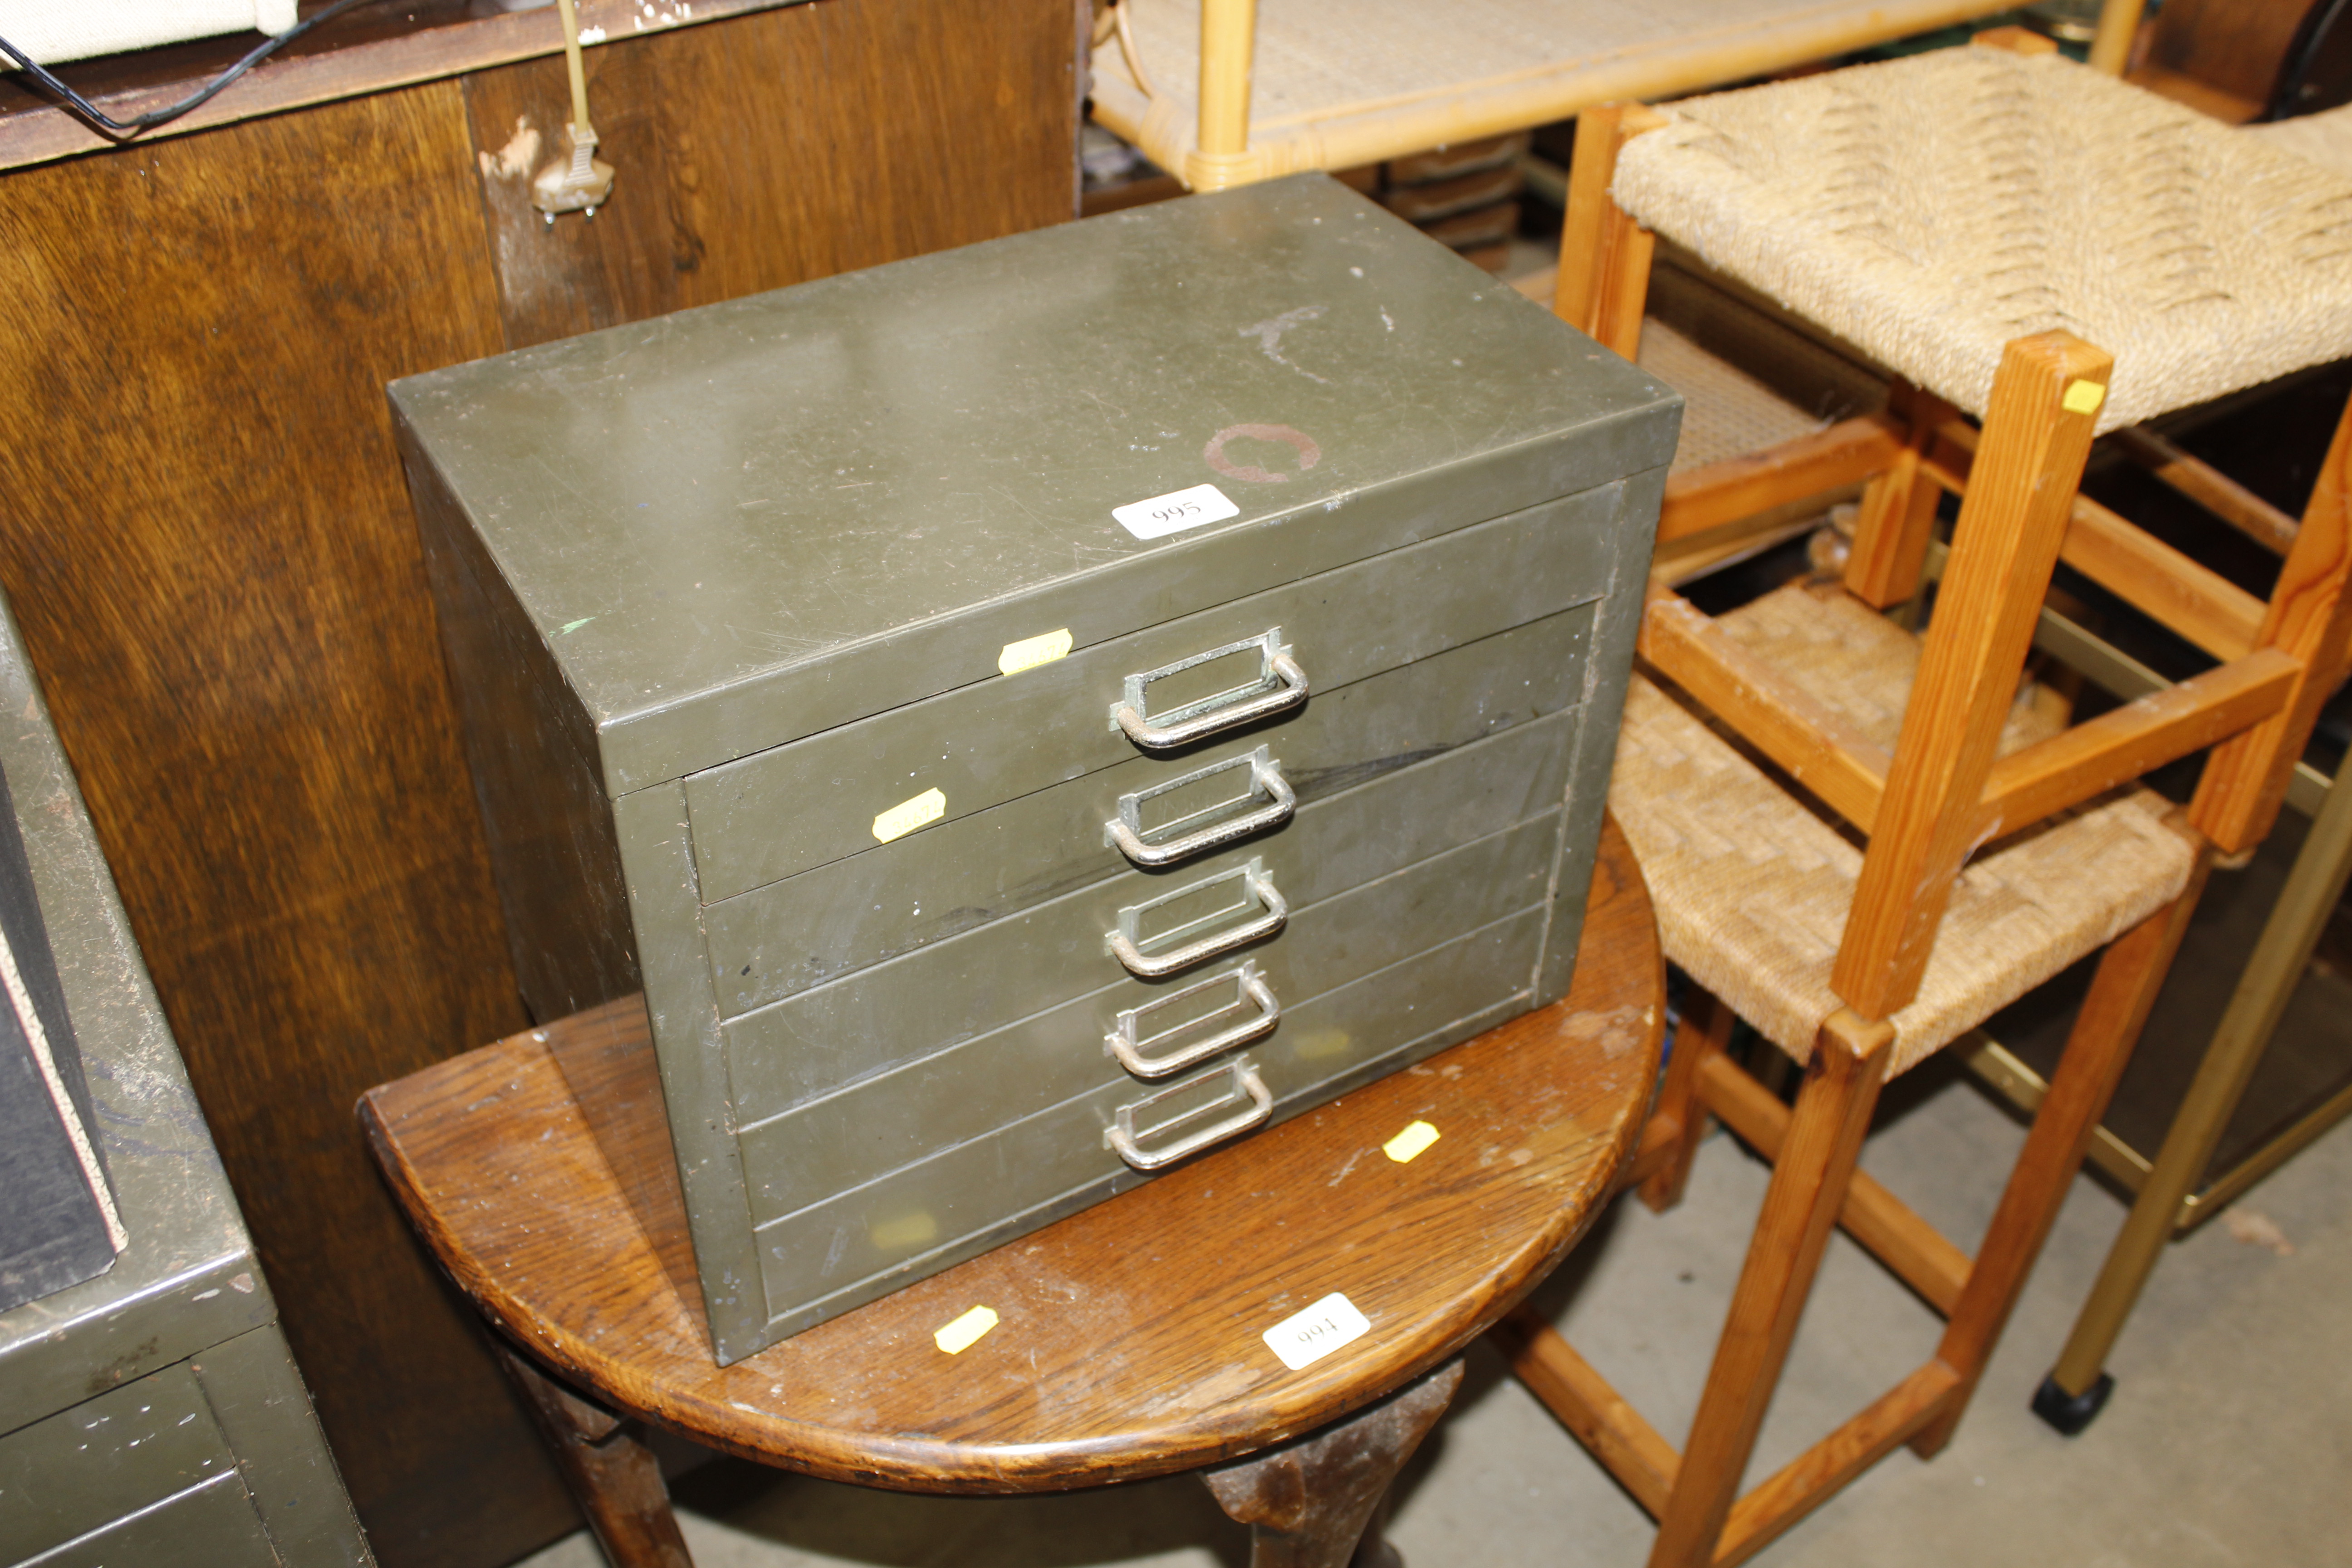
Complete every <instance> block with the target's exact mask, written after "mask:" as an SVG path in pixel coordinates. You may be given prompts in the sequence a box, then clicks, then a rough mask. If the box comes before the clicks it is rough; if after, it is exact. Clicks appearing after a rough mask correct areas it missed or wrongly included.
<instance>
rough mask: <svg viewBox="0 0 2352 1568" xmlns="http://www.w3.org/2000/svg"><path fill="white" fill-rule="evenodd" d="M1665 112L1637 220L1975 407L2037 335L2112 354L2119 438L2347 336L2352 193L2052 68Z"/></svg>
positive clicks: (2263, 148)
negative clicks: (2008, 360)
mask: <svg viewBox="0 0 2352 1568" xmlns="http://www.w3.org/2000/svg"><path fill="white" fill-rule="evenodd" d="M1664 114H1665V121H1666V122H1665V124H1664V126H1663V127H1662V128H1660V129H1659V130H1657V131H1655V132H1652V133H1650V134H1647V135H1643V136H1640V137H1636V138H1634V139H1633V141H1632V142H1629V143H1628V144H1627V146H1626V148H1625V150H1624V152H1623V153H1622V155H1621V157H1620V158H1619V160H1618V163H1617V171H1616V180H1615V183H1614V185H1613V187H1612V189H1613V193H1614V195H1615V196H1616V199H1617V204H1618V205H1620V206H1621V207H1622V208H1623V209H1624V210H1625V211H1626V212H1627V213H1629V214H1630V215H1632V216H1633V217H1634V218H1635V219H1636V220H1637V221H1639V222H1640V223H1641V224H1642V225H1643V226H1644V227H1646V228H1649V229H1651V230H1653V231H1654V232H1656V233H1659V234H1664V235H1666V236H1669V237H1672V238H1674V239H1675V240H1676V241H1678V242H1679V243H1681V244H1683V245H1685V246H1686V247H1689V248H1691V249H1692V250H1694V251H1696V252H1697V253H1698V254H1699V255H1700V256H1701V257H1702V258H1705V259H1706V262H1707V263H1708V264H1709V265H1710V266H1713V267H1715V268H1719V269H1721V270H1722V271H1725V272H1727V273H1729V274H1731V275H1732V276H1734V277H1736V278H1738V279H1741V280H1742V281H1744V282H1746V283H1748V284H1749V285H1751V286H1753V287H1755V288H1757V289H1760V290H1762V291H1763V292H1765V293H1767V294H1769V295H1770V296H1772V297H1773V298H1774V299H1776V300H1780V302H1781V303H1782V304H1784V305H1787V306H1788V307H1789V308H1790V309H1791V310H1795V311H1797V312H1798V313H1799V314H1800V315H1801V316H1803V317H1804V318H1805V319H1806V320H1808V321H1812V322H1814V323H1815V324H1816V325H1818V326H1821V327H1822V328H1825V329H1827V330H1828V331H1832V332H1833V333H1836V334H1837V335H1838V336H1840V337H1842V338H1844V339H1845V340H1847V341H1848V342H1851V343H1853V345H1854V346H1855V347H1857V348H1859V349H1861V350H1862V351H1863V352H1864V353H1866V354H1868V355H1869V356H1870V357H1871V358H1873V359H1874V360H1876V361H1878V362H1879V363H1882V364H1884V365H1885V366H1887V367H1888V368H1889V369H1891V370H1893V371H1894V372H1895V373H1896V374H1899V375H1901V376H1903V377H1904V378H1905V379H1906V380H1907V381H1909V382H1910V383H1911V384H1914V385H1916V386H1922V387H1925V388H1927V390H1929V391H1931V392H1933V393H1935V394H1936V395H1938V396H1940V397H1942V398H1943V399H1944V400H1945V401H1946V402H1948V403H1950V404H1953V405H1956V406H1958V407H1959V408H1962V409H1965V410H1967V411H1968V412H1969V413H1971V414H1977V415H1981V414H1982V413H1983V412H1984V408H1985V399H1986V397H1987V396H1988V395H1989V394H1990V391H1991V387H1992V378H1993V371H1994V368H1995V367H1996V366H1997V365H1998V364H1999V363H2000V353H2001V349H2002V347H2003V345H2005V344H2007V343H2008V342H2011V341H2012V340H2014V339H2017V338H2021V337H2027V336H2031V335H2032V334H2034V333H2037V332H2044V331H2069V332H2073V333H2074V335H2076V336H2077V337H2080V338H2083V339H2085V340H2086V341H2088V342H2095V343H2097V344H2098V345H2099V346H2100V347H2101V348H2104V349H2105V350H2107V351H2108V352H2109V353H2112V354H2114V355H2115V357H2116V379H2115V381H2114V383H2113V384H2111V385H2110V387H2109V388H2108V395H2107V398H2106V403H2105V406H2104V407H2103V408H2102V409H2101V410H2100V411H2099V415H2098V428H2099V429H2100V430H2101V431H2106V430H2112V429H2116V428H2117V427H2119V426H2126V425H2137V424H2139V423H2141V422H2142V421H2144V420H2147V419H2149V418H2152V417H2154V416H2157V415H2158V414H2162V413H2165V412H2167V411H2168V410H2170V409H2175V408H2181V407H2186V406H2188V405H2192V404H2197V403H2203V402H2206V401H2208V400H2210V399H2211V398H2215V397H2219V396H2221V395H2223V394H2225V393H2229V392H2234V391H2237V390H2239V389H2241V388H2242V387H2248V386H2254V385H2258V384H2261V383H2263V382H2266V381H2271V380H2273V379H2275V378H2277V377H2279V376H2281V375H2284V374H2287V373H2288V372H2290V371H2294V370H2300V369H2302V368H2304V367H2305V366H2306V365H2312V364H2318V363H2325V362H2326V361H2328V360H2331V359H2334V358H2336V357H2338V356H2339V355H2340V354H2341V353H2343V345H2344V344H2345V343H2346V342H2352V178H2347V176H2346V175H2344V174H2338V173H2336V172H2334V171H2331V170H2329V169H2327V168H2325V167H2322V166H2320V165H2318V164H2315V163H2312V162H2311V161H2309V160H2308V159H2307V158H2301V157H2296V156H2294V155H2293V154H2292V153H2289V152H2287V151H2284V149H2283V146H2282V145H2281V143H2280V142H2277V141H2273V140H2269V139H2265V138H2263V137H2255V136H2249V135H2246V134H2244V133H2243V132H2239V131H2236V130H2233V129H2231V128H2230V127H2228V126H2225V125H2222V124H2221V123H2220V122H2219V121H2213V120H2209V119H2207V118H2205V117H2204V116H2202V115H2200V114H2198V113H2196V112H2195V111H2193V110H2189V109H2187V108H2184V107H2183V106H2181V105H2179V104H2177V103H2174V102H2172V101H2170V100H2167V99H2162V98H2158V97H2157V96H2156V95H2155V94H2153V93H2148V92H2144V91H2141V90H2140V89H2137V88H2133V87H2129V86H2127V85H2126V84H2125V83H2123V82H2121V81H2118V80H2116V79H2114V78H2112V77H2108V76H2105V75H2103V74H2101V73H2099V72H2097V71H2094V70H2091V69H2089V68H2085V67H2083V66H2078V65H2075V64H2074V63H2073V62H2071V61H2069V60H2067V59H2065V58H2063V57H2062V56H2059V55H2057V54H2038V55H2021V54H2018V53H2016V52H2014V51H2011V50H2008V49H2000V48H1988V47H1976V46H1971V47H1966V48H1955V49H1938V50H1935V51H1932V52H1930V53H1927V54H1921V55H1913V56H1910V57H1907V58H1903V59H1898V60H1892V61H1889V62H1887V63H1885V64H1884V65H1874V66H1864V67H1859V68H1853V69H1849V70H1842V71H1832V72H1827V73H1824V74H1822V75H1819V76H1812V77H1804V78H1800V79H1795V80H1791V81H1785V82H1775V83H1772V84H1770V85H1769V86H1765V87H1759V88H1749V89H1742V90H1740V91H1736V92H1725V93H1717V94H1713V95H1711V96H1708V97H1705V98H1696V99H1689V100H1685V101H1683V102H1680V103H1677V104H1675V105H1673V106H1672V107H1671V108H1670V109H1668V110H1665V111H1664ZM2306 134H2308V133H2306Z"/></svg>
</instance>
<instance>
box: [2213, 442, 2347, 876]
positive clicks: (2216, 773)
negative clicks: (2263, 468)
mask: <svg viewBox="0 0 2352 1568" xmlns="http://www.w3.org/2000/svg"><path fill="white" fill-rule="evenodd" d="M2347 576H2352V404H2347V405H2346V407H2345V411H2344V414H2343V416H2342V417H2341V418H2340V419H2338V421H2337V422H2336V438H2335V440H2334V441H2333V442H2331V443H2330V444H2329V446H2328V448H2327V460H2326V462H2325V463H2323V464H2322V465H2321V466H2320V469H2319V479H2318V481H2317V483H2316V484H2315V485H2314V486H2313V487H2312V491H2311V500H2310V502H2309V503H2308V504H2307V505H2306V506H2305V508H2304V515H2303V522H2302V525H2301V526H2300V527H2298V528H2297V529H2296V530H2295V534H2294V544H2293V545H2291V546H2290V547H2289V548H2288V550H2287V555H2286V563H2285V564H2284V565H2283V566H2281V567H2280V568H2279V579H2278V586H2277V587H2276V588H2275V589H2273V591H2272V594H2271V602H2270V608H2269V610H2268V611H2267V612H2266V613H2265V614H2264V615H2263V624H2262V630H2261V631H2260V632H2259V633H2257V634H2256V637H2255V641H2254V646H2255V647H2257V648H2276V649H2278V650H2279V651H2281V652H2283V653H2285V654H2287V655H2288V656H2290V657H2291V658H2294V659H2295V660H2296V661H2297V662H2298V663H2299V664H2300V665H2301V666H2302V667H2303V668H2302V670H2301V672H2300V673H2299V674H2298V675H2297V676H2296V677H2295V684H2294V695H2293V696H2291V697H2290V698H2289V699H2288V700H2287V702H2286V705H2285V706H2284V708H2282V709H2281V710H2279V711H2278V712H2276V713H2273V714H2272V715H2271V716H2270V717H2269V718H2267V719H2265V720H2263V721H2262V722H2261V723H2259V724H2256V725H2255V726H2253V728H2252V729H2250V730H2247V731H2244V732H2243V733H2242V734H2240V735H2238V736H2236V737H2235V738H2234V739H2232V740H2230V741H2227V742H2223V743H2222V744H2221V745H2220V746H2217V747H2215V748H2214V751H2213V755H2212V758H2211V760H2210V761H2209V762H2208V763H2206V764H2205V773H2204V776H2203V777H2202V778H2201V779H2200V780H2199V781H2198V785H2197V795H2196V797H2195V799H2193V800H2192V801H2191V802H2190V803H2189V821H2190V823H2191V824H2192V825H2194V826H2195V827H2196V828H2197V830H2198V831H2199V832H2200V833H2202V834H2204V835H2205V837H2208V838H2210V839H2211V840H2212V841H2213V843H2214V845H2215V847H2217V848H2219V849H2220V850H2221V852H2222V853H2223V854H2225V855H2236V854H2241V853H2242V852H2243V851H2245V850H2248V849H2251V848H2252V847H2254V846H2255V845H2257V844H2259V843H2261V842H2262V841H2263V837H2264V836H2266V835H2267V834H2268V833H2269V832H2270V830H2271V824H2272V823H2273V821H2275V820H2276V819H2277V816H2278V809H2279V804H2280V802H2282V801H2284V799H2285V798H2286V786H2287V779H2288V777H2289V776H2290V775H2291V774H2292V773H2294V764H2295V763H2296V762H2297V760H2299V759H2300V758H2301V757H2302V755H2303V748H2304V743H2305V742H2307V741H2309V740H2310V739H2311V727H2312V725H2313V724H2314V723H2315V721H2317V720H2318V718H2319V709H2320V705H2321V704H2322V703H2325V702H2326V700H2327V699H2328V698H2329V697H2330V696H2331V695H2333V694H2334V692H2335V690H2336V684H2337V683H2338V682H2339V681H2341V680H2342V679H2343V678H2344V673H2345V663H2346V655H2345V649H2346V643H2347V636H2352V595H2347V593H2346V592H2345V586H2346V578H2347Z"/></svg>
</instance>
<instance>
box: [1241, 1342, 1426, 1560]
mask: <svg viewBox="0 0 2352 1568" xmlns="http://www.w3.org/2000/svg"><path fill="white" fill-rule="evenodd" d="M1461 1385H1462V1362H1461V1360H1460V1358H1459V1357H1457V1358H1455V1359H1454V1360H1453V1361H1450V1362H1447V1363H1445V1364H1444V1366H1441V1367H1439V1368H1437V1369H1436V1370H1435V1371H1434V1372H1431V1373H1424V1374H1423V1376H1422V1377H1421V1378H1420V1379H1419V1380H1418V1381H1416V1382H1413V1383H1409V1384H1405V1386H1404V1387H1402V1388H1401V1389H1399V1390H1398V1391H1397V1392H1396V1393H1394V1394H1390V1395H1389V1396H1388V1397H1387V1398H1386V1399H1383V1400H1381V1402H1380V1403H1379V1404H1378V1405H1371V1406H1370V1407H1369V1408H1367V1409H1363V1410H1359V1411H1358V1412H1356V1413H1355V1414H1354V1415H1350V1416H1348V1417H1347V1418H1345V1419H1344V1420H1340V1421H1336V1422H1334V1423H1332V1424H1331V1425H1330V1426H1326V1427H1324V1428H1323V1429H1322V1430H1321V1431H1319V1432H1316V1433H1313V1434H1312V1435H1310V1436H1305V1437H1301V1438H1299V1439H1297V1441H1295V1442H1291V1443H1286V1444H1284V1445H1283V1446H1282V1447H1278V1448H1269V1449H1266V1450H1265V1451H1263V1452H1261V1453H1256V1454H1252V1455H1251V1456H1250V1457H1249V1458H1245V1459H1235V1460H1234V1461H1233V1462H1231V1463H1230V1464H1223V1465H1218V1466H1214V1467H1213V1468H1209V1469H1205V1470H1202V1472H1201V1473H1200V1474H1201V1479H1202V1480H1203V1481H1206V1482H1207V1483H1208V1486H1209V1491H1210V1493H1211V1495H1213V1497H1215V1498H1216V1500H1217V1506H1218V1507H1219V1508H1222V1509H1223V1510H1225V1512H1226V1513H1227V1514H1229V1515H1231V1516H1232V1517H1233V1518H1234V1519H1235V1520H1237V1521H1240V1522H1241V1523H1243V1524H1246V1525H1248V1526H1249V1527H1250V1568H1403V1562H1404V1560H1403V1559H1402V1557H1400V1556H1398V1555H1397V1551H1396V1548H1395V1547H1393V1546H1391V1545H1390V1544H1389V1543H1388V1542H1387V1541H1386V1540H1385V1539H1383V1532H1382V1526H1383V1524H1384V1522H1385V1520H1386V1516H1387V1513H1388V1496H1389V1486H1390V1484H1391V1482H1393V1481H1394V1480H1395V1479H1396V1476H1397V1472H1398V1471H1399V1470H1401V1469H1402V1468H1404V1462H1405V1461H1406V1460H1407V1459H1409V1458H1412V1451H1413V1450H1414V1449H1415V1448H1418V1447H1421V1440H1422V1439H1423V1437H1426V1436H1429V1429H1430V1428H1431V1427H1433V1426H1436V1425H1437V1418H1438V1417H1439V1416H1440V1415H1444V1413H1445V1406H1446V1404H1447V1402H1448V1401H1450V1400H1452V1399H1453V1397H1454V1390H1455V1389H1457V1388H1459V1387H1460V1386H1461Z"/></svg>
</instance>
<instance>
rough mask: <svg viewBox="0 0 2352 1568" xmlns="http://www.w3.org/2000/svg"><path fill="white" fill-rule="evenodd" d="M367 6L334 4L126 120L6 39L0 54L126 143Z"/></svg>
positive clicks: (351, 0)
mask: <svg viewBox="0 0 2352 1568" xmlns="http://www.w3.org/2000/svg"><path fill="white" fill-rule="evenodd" d="M368 4H370V0H335V3H334V4H333V5H330V6H328V7H327V8H326V9H325V10H323V11H319V12H315V13H313V14H312V15H310V16H307V17H305V18H303V19H302V20H301V21H299V22H297V23H295V24H294V26H291V27H289V28H288V29H287V30H286V31H285V32H283V33H280V34H278V36H277V37H274V38H271V39H269V40H268V41H267V42H265V43H263V44H262V45H261V46H260V47H258V48H257V49H255V50H254V51H253V52H252V53H251V54H249V55H247V56H246V57H245V58H243V59H241V60H239V61H237V62H236V64H235V65H233V66H231V67H229V68H228V69H226V70H225V71H223V72H221V74H220V75H218V76H216V77H215V78H213V79H212V80H211V81H209V82H206V83H205V85H204V86H203V87H201V88H199V89H196V90H195V91H194V92H192V93H190V94H189V95H188V96H187V97H185V98H184V99H182V100H180V101H179V102H177V103H174V104H173V105H171V106H170V107H169V108H166V109H151V110H148V111H147V112H146V113H144V114H135V115H132V116H131V118H130V119H128V120H116V119H114V118H113V117H111V116H110V115H109V114H108V113H107V112H106V111H105V110H102V109H100V108H99V107H98V105H96V104H94V103H92V102H90V100H88V99H86V98H84V97H83V96H82V95H81V94H79V93H78V92H76V91H75V90H74V89H71V88H69V87H68V86H67V85H66V84H65V83H63V82H61V81H59V80H58V79H57V78H56V77H53V76H51V75H50V74H49V73H48V72H47V71H46V70H44V69H42V68H41V67H40V66H39V65H37V64H36V63H35V62H34V60H33V58H31V57H30V56H28V55H26V53H25V52H24V51H23V50H22V49H19V48H18V47H16V45H14V44H12V43H10V42H9V41H8V40H7V39H5V38H0V54H5V55H6V56H7V57H8V58H10V59H12V60H15V61H16V63H17V64H18V65H19V66H21V67H23V68H24V70H25V74H26V76H27V77H29V78H31V79H33V80H34V81H35V82H37V83H38V84H39V85H40V86H41V87H43V88H45V89H47V90H48V92H49V93H50V94H51V95H52V96H54V97H56V98H58V99H59V100H62V101H63V104H64V107H66V108H67V109H68V110H72V111H73V112H74V113H75V114H77V115H79V117H80V118H81V119H82V120H83V121H86V122H87V123H88V124H89V128H90V129H91V130H93V131H95V132H98V133H99V134H100V135H101V136H105V137H108V138H110V139H111V140H115V141H126V140H128V139H129V138H131V137H133V136H136V135H138V134H139V133H140V132H142V131H148V130H152V129H153V128H154V127H156V126H158V125H162V124H163V123H165V122H166V121H173V120H177V119H178V118H180V116H182V115H183V114H185V113H187V112H188V110H192V109H196V108H200V107H201V106H203V105H204V104H205V103H208V102H210V101H211V100H212V98H213V95H214V94H215V93H217V92H219V91H220V89H223V88H225V87H226V86H227V85H228V84H229V83H231V82H233V81H235V80H236V79H237V78H239V77H241V76H243V75H244V74H245V73H246V72H247V71H249V70H251V69H252V68H254V67H256V66H257V65H259V64H260V63H261V62H262V61H263V60H266V59H268V58H269V57H270V56H271V55H273V54H275V53H277V52H278V50H279V49H281V48H283V47H286V46H287V45H288V44H290V43H292V42H293V41H294V40H295V39H297V38H299V37H301V36H302V35H303V34H305V33H307V32H309V31H310V29H311V28H313V27H315V26H318V25H319V24H320V23H321V22H325V21H329V20H331V19H332V18H334V17H337V16H341V15H342V14H343V13H344V12H346V11H348V10H350V9H351V8H352V6H354V5H368Z"/></svg>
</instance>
